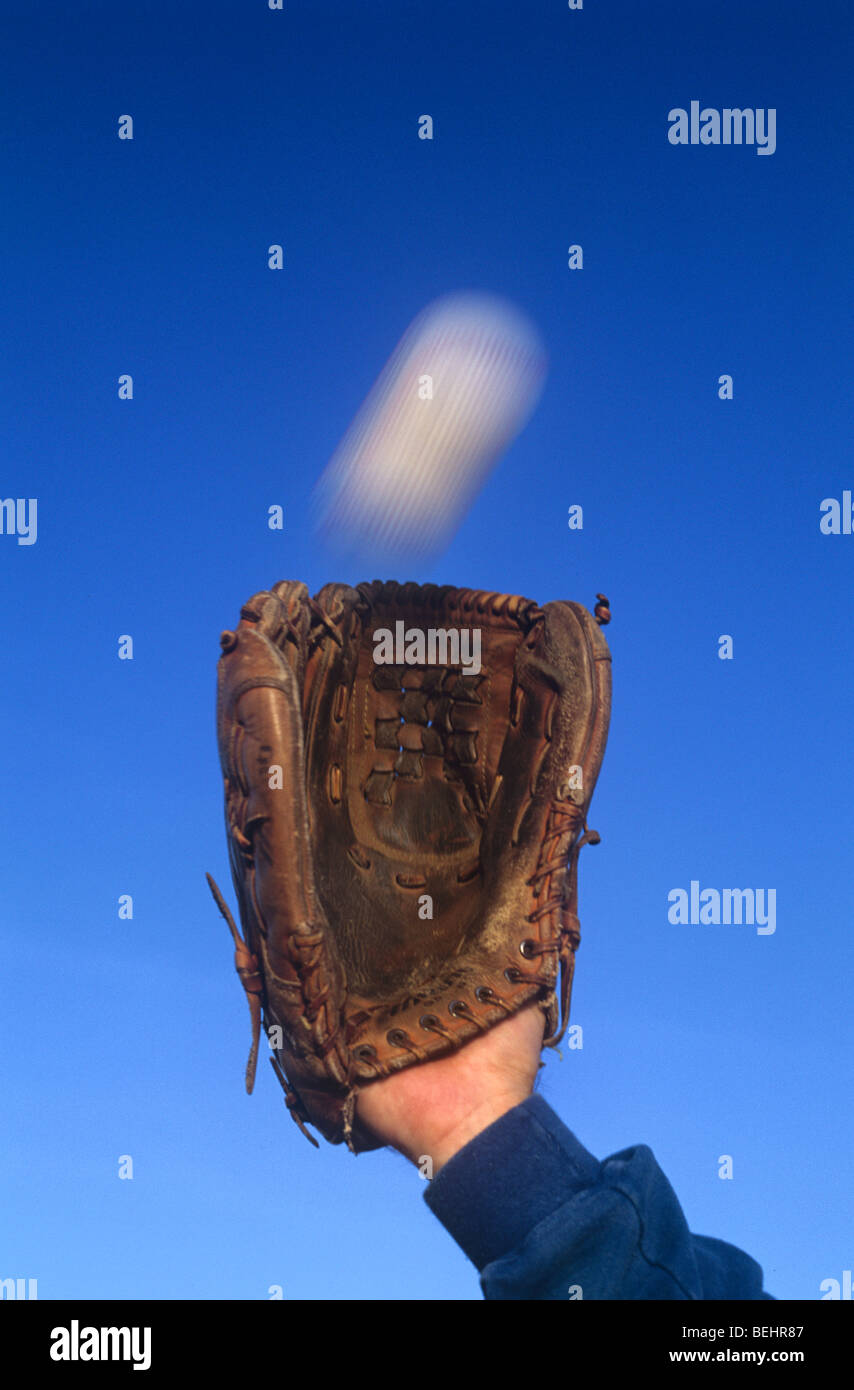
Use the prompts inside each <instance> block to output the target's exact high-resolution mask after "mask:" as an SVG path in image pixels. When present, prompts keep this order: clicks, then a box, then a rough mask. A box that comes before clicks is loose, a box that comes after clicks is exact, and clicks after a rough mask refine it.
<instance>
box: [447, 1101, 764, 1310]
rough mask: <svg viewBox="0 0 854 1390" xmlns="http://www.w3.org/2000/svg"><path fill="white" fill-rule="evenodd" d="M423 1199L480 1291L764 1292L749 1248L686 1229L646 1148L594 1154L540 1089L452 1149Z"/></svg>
mask: <svg viewBox="0 0 854 1390" xmlns="http://www.w3.org/2000/svg"><path fill="white" fill-rule="evenodd" d="M424 1196H425V1200H426V1202H427V1205H428V1206H429V1208H430V1210H431V1211H432V1212H433V1213H434V1215H435V1216H437V1217H438V1219H439V1220H440V1221H441V1222H442V1225H443V1226H444V1227H445V1228H446V1230H447V1231H448V1232H449V1233H450V1234H451V1235H452V1236H453V1238H454V1240H455V1241H456V1242H457V1244H458V1245H459V1246H461V1247H462V1249H463V1250H464V1251H465V1253H466V1255H468V1257H469V1259H470V1260H471V1261H472V1262H473V1263H474V1264H475V1265H476V1266H477V1268H478V1270H479V1271H480V1284H481V1288H482V1289H483V1294H484V1297H485V1298H490V1299H491V1298H512V1299H561V1300H563V1301H566V1300H568V1299H572V1298H583V1299H710V1298H724V1299H763V1298H771V1295H770V1294H767V1293H763V1290H762V1270H761V1269H760V1267H759V1265H758V1264H757V1263H756V1261H755V1260H752V1259H751V1258H750V1256H749V1255H745V1254H744V1252H743V1251H742V1250H738V1249H736V1247H735V1246H734V1245H727V1244H726V1243H725V1242H724V1241H722V1240H714V1239H713V1238H712V1237H711V1236H695V1235H692V1234H691V1232H690V1231H689V1230H688V1226H687V1224H686V1221H685V1217H684V1216H683V1214H682V1208H681V1207H680V1205H679V1202H678V1201H677V1198H676V1194H675V1192H674V1191H673V1189H672V1187H671V1186H670V1183H669V1182H668V1181H667V1179H666V1177H665V1176H664V1174H663V1173H662V1171H661V1169H660V1168H659V1166H658V1164H657V1163H656V1161H655V1158H654V1157H653V1154H652V1151H651V1150H650V1149H648V1148H647V1147H646V1146H645V1145H643V1144H639V1145H637V1146H636V1147H635V1148H631V1149H624V1150H623V1151H622V1152H621V1153H617V1154H614V1155H613V1156H612V1157H611V1158H606V1159H605V1160H604V1161H603V1162H602V1163H600V1162H599V1161H598V1159H595V1158H594V1157H593V1155H592V1154H591V1153H588V1151H587V1149H585V1148H584V1147H583V1145H582V1144H580V1143H579V1141H578V1140H577V1139H576V1137H575V1135H574V1134H572V1133H571V1132H570V1130H568V1129H567V1128H566V1126H565V1125H564V1124H562V1123H561V1121H560V1120H559V1119H558V1117H557V1115H556V1114H555V1113H554V1111H553V1110H552V1109H551V1107H550V1106H549V1105H548V1104H547V1103H546V1101H544V1100H543V1099H542V1097H541V1096H531V1097H530V1098H529V1099H528V1100H526V1101H525V1102H524V1103H523V1104H522V1105H517V1106H516V1108H515V1109H514V1110H510V1111H508V1113H507V1114H506V1115H502V1117H501V1119H499V1120H496V1121H495V1123H494V1124H492V1125H490V1126H489V1128H488V1129H485V1130H484V1131H483V1132H482V1133H481V1134H478V1135H477V1136H476V1138H474V1139H473V1140H472V1141H471V1142H470V1143H469V1144H466V1146H465V1148H463V1149H461V1150H460V1151H459V1153H456V1154H454V1157H453V1158H452V1159H450V1160H449V1162H448V1163H446V1164H445V1166H444V1168H442V1170H441V1172H440V1173H439V1174H438V1175H437V1177H436V1178H435V1179H434V1180H433V1182H432V1183H430V1184H429V1185H428V1187H427V1189H426V1191H425V1194H424Z"/></svg>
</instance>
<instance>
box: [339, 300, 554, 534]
mask: <svg viewBox="0 0 854 1390" xmlns="http://www.w3.org/2000/svg"><path fill="white" fill-rule="evenodd" d="M545 369H546V354H545V349H544V347H543V344H542V342H541V340H540V338H539V336H538V334H537V332H536V329H535V328H534V327H533V325H532V324H531V323H530V322H529V320H528V319H527V318H526V317H525V316H524V315H523V314H522V313H520V312H519V311H518V310H517V309H515V308H514V307H513V305H511V304H509V303H507V302H506V301H505V300H503V299H499V298H496V297H494V296H492V295H486V294H476V293H465V294H454V295H448V296H446V297H444V298H442V299H438V300H436V301H434V303H432V304H430V305H428V306H427V308H426V309H424V310H423V311H422V313H420V314H419V315H418V317H417V318H416V319H415V320H414V321H413V323H412V324H411V325H410V327H409V328H408V330H407V331H406V333H405V334H404V336H403V338H402V339H401V341H400V343H399V344H398V346H397V347H396V349H395V351H394V352H393V353H392V356H391V357H390V358H389V361H388V362H387V363H386V365H385V367H384V368H383V371H382V373H381V374H380V376H379V378H378V380H377V382H376V384H375V385H374V387H373V389H372V390H371V392H370V394H369V395H368V397H367V399H366V401H365V402H364V404H363V405H362V407H361V409H360V410H359V412H358V414H357V415H356V418H355V419H354V421H353V423H352V425H351V426H350V428H349V430H348V431H347V433H346V434H345V436H344V438H343V439H342V441H341V443H340V444H339V446H338V448H337V450H336V451H335V454H334V455H333V457H332V459H331V460H330V462H329V465H328V466H327V468H326V470H325V472H324V473H323V475H322V477H321V478H320V480H319V483H318V485H317V489H316V497H315V503H316V512H317V523H318V527H319V530H320V531H321V534H322V535H323V536H324V538H326V539H328V540H331V541H332V542H333V543H334V544H335V545H336V547H337V548H343V549H346V550H348V551H350V552H355V553H358V554H361V555H363V556H365V557H367V556H372V557H374V558H376V559H383V560H389V561H391V560H395V559H400V560H402V559H411V558H414V557H419V558H422V559H424V558H426V557H427V556H429V555H431V554H435V553H436V552H437V551H438V550H440V549H442V548H443V547H444V546H445V545H446V544H447V542H448V541H449V540H450V539H451V536H452V535H453V532H454V531H455V529H456V528H457V526H458V525H459V523H460V521H461V520H462V518H463V516H464V514H465V512H466V510H467V508H468V507H469V505H470V504H471V502H472V500H473V498H474V497H475V495H476V493H477V492H478V490H479V489H480V487H481V486H482V484H483V482H484V480H485V478H486V476H487V474H488V473H489V471H490V469H491V467H492V466H493V465H494V463H495V462H496V461H497V459H498V458H499V456H500V455H501V454H502V453H503V452H504V451H505V450H506V449H507V447H508V446H509V445H510V443H511V442H512V440H513V439H514V438H515V437H516V435H517V434H518V433H519V431H520V430H521V429H522V428H523V426H524V425H525V423H526V422H527V420H528V418H529V417H530V415H531V412H532V411H533V409H534V406H535V405H536V403H537V400H538V399H539V396H540V392H541V390H542V386H543V381H544V378H545Z"/></svg>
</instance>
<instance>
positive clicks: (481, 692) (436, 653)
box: [208, 581, 611, 1152]
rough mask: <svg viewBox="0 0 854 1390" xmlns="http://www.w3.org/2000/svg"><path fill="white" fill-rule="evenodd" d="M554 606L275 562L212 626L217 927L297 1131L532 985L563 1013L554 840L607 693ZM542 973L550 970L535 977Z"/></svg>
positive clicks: (604, 658) (357, 1138)
mask: <svg viewBox="0 0 854 1390" xmlns="http://www.w3.org/2000/svg"><path fill="white" fill-rule="evenodd" d="M599 598H600V603H599V605H598V606H597V608H596V621H595V622H594V620H593V618H592V617H591V615H590V614H589V613H588V612H587V610H586V609H585V608H583V607H582V606H581V605H580V604H577V603H565V602H556V603H548V604H546V605H545V607H544V608H540V607H538V606H537V604H536V603H533V602H532V601H531V600H529V599H524V598H515V597H510V596H508V595H505V594H492V593H483V592H478V591H476V590H472V589H454V588H451V587H438V586H436V585H433V584H427V585H424V586H418V585H416V584H397V583H394V582H389V583H381V582H379V581H376V582H374V583H366V584H360V585H358V587H357V588H355V589H351V588H349V587H347V586H346V585H344V584H327V585H326V586H325V588H323V589H321V591H320V593H319V594H318V595H317V596H316V598H314V599H312V598H310V597H309V594H308V591H307V589H306V587H305V585H304V584H300V583H296V582H282V583H279V584H276V585H274V586H273V589H272V590H271V591H270V592H269V593H260V594H256V595H255V596H254V598H252V599H250V600H249V602H248V603H247V604H246V605H245V606H244V608H243V610H242V612H241V620H240V623H239V625H238V627H237V630H236V631H235V632H225V633H223V635H222V638H221V642H222V649H223V655H222V657H221V659H220V662H219V689H218V701H217V727H218V737H219V751H220V760H221V763H222V769H223V775H224V778H225V814H226V826H227V829H228V836H229V849H230V857H231V869H232V877H233V880H234V887H235V890H236V893H237V897H238V902H239V906H240V917H241V921H242V924H243V930H244V933H245V942H244V941H243V940H242V939H241V937H240V935H239V933H238V930H237V928H236V926H235V925H234V922H233V919H232V918H231V914H230V913H229V911H228V908H227V907H226V905H225V903H224V901H223V899H222V896H221V894H220V892H219V890H218V888H217V887H216V885H215V884H214V883H213V880H212V879H211V878H210V876H208V881H209V883H210V884H211V888H212V891H213V892H214V896H215V898H216V900H217V903H218V904H219V907H220V910H221V911H222V913H223V915H224V916H225V917H226V920H227V921H228V923H229V926H230V928H231V931H232V935H233V937H234V941H235V947H236V965H237V969H238V973H239V974H240V977H241V980H242V981H243V985H244V988H245V990H246V992H247V996H248V998H249V1004H250V1011H251V1016H252V1029H253V1042H252V1052H251V1054H250V1058H249V1064H248V1067H247V1073H246V1085H247V1090H249V1091H251V1090H252V1085H253V1082H254V1075H255V1064H256V1059H257V1048H258V1038H259V1032H260V1027H261V1020H262V1011H263V1025H264V1028H265V1031H266V1033H267V1038H268V1041H269V1043H270V1047H271V1050H272V1053H273V1057H272V1058H271V1060H272V1061H273V1065H274V1067H275V1069H276V1072H277V1075H278V1076H279V1079H280V1081H281V1082H282V1085H283V1087H284V1090H285V1097H286V1101H287V1104H288V1106H289V1108H290V1110H291V1113H292V1114H293V1116H294V1118H295V1119H296V1121H297V1123H298V1124H299V1125H300V1128H301V1129H303V1132H304V1133H305V1134H306V1135H307V1136H308V1137H309V1138H312V1142H315V1143H316V1140H314V1139H313V1137H312V1136H311V1135H310V1134H309V1133H308V1131H307V1130H306V1129H305V1124H306V1123H307V1122H308V1123H311V1124H313V1125H315V1126H316V1127H317V1128H318V1129H319V1130H320V1131H321V1133H322V1134H323V1135H324V1136H325V1137H326V1138H327V1139H329V1140H330V1141H331V1142H332V1143H340V1142H341V1141H342V1140H343V1141H346V1142H347V1144H348V1145H349V1147H350V1148H351V1149H353V1150H354V1151H356V1152H358V1151H360V1150H363V1149H371V1148H376V1147H378V1145H379V1141H378V1140H376V1139H375V1138H374V1137H373V1136H372V1135H370V1134H369V1133H367V1132H366V1131H365V1130H363V1129H362V1128H360V1126H359V1123H358V1119H357V1117H356V1114H355V1102H356V1096H357V1095H358V1092H359V1090H360V1089H361V1088H364V1087H365V1086H368V1085H370V1083H371V1082H372V1081H376V1080H378V1079H379V1078H381V1077H384V1076H389V1075H391V1074H392V1073H393V1072H396V1071H399V1070H400V1069H402V1068H403V1067H408V1066H412V1065H414V1064H416V1063H420V1062H429V1061H431V1060H433V1059H434V1058H438V1057H442V1056H444V1055H446V1054H448V1053H450V1052H453V1051H454V1050H455V1049H457V1048H459V1047H462V1046H463V1045H464V1044H465V1043H466V1042H468V1041H469V1040H471V1039H472V1038H475V1037H477V1036H478V1035H479V1034H480V1033H482V1032H484V1031H485V1030H486V1029H488V1028H491V1027H493V1026H494V1025H495V1024H497V1023H500V1022H501V1020H502V1019H504V1018H506V1017H507V1016H508V1015H509V1014H512V1013H515V1012H516V1011H517V1010H519V1009H523V1008H526V1007H529V1006H532V1005H538V1006H539V1007H541V1008H542V1009H543V1011H544V1012H545V1015H546V1020H547V1022H546V1032H547V1035H548V1036H547V1038H546V1040H545V1045H547V1046H548V1045H554V1044H556V1043H557V1042H558V1041H559V1040H560V1038H561V1037H562V1035H563V1032H564V1029H565V1028H566V1024H567V1021H568V1013H569V998H570V989H571V985H572V974H573V967H574V964H575V951H576V948H577V947H578V944H579V940H580V930H579V922H578V917H577V914H576V869H577V855H578V851H579V849H580V848H581V846H582V845H583V844H585V843H588V842H592V843H595V842H596V841H598V838H599V837H598V835H597V834H596V832H595V831H588V830H587V829H586V816H587V810H588V806H589V804H590V798H591V796H592V794H593V789H594V786H595V784H596V778H597V776H598V774H599V768H600V765H601V762H602V756H603V753H604V749H605V740H606V737H607V732H608V720H609V714H610V703H611V683H610V654H609V651H608V646H607V643H606V642H605V639H604V636H603V634H602V633H601V631H600V628H599V626H598V625H597V624H601V623H604V622H607V621H608V619H609V617H610V614H609V612H608V604H607V599H604V598H603V596H602V595H599ZM558 974H560V986H559V992H558V989H557V986H558Z"/></svg>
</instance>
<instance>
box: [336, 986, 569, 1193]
mask: <svg viewBox="0 0 854 1390" xmlns="http://www.w3.org/2000/svg"><path fill="white" fill-rule="evenodd" d="M544 1028H545V1017H544V1015H543V1013H542V1010H541V1009H539V1008H538V1007H536V1006H529V1007H528V1008H526V1009H522V1010H521V1012H520V1013H517V1014H513V1015H512V1016H511V1017H510V1018H506V1019H504V1020H503V1021H502V1022H501V1023H499V1024H497V1025H496V1026H495V1027H494V1028H490V1030H489V1031H488V1032H487V1033H484V1034H482V1035H481V1036H480V1037H478V1038H475V1039H474V1041H473V1042H470V1043H467V1044H466V1046H465V1047H463V1048H461V1049H460V1050H459V1051H458V1052H454V1053H452V1054H451V1056H449V1057H441V1058H440V1059H439V1060H438V1061H436V1062H424V1063H421V1064H420V1065H418V1066H414V1067H407V1068H406V1070H405V1071H401V1072H398V1073H397V1074H396V1075H395V1076H389V1077H386V1078H384V1079H383V1080H382V1081H376V1082H374V1083H373V1084H372V1085H370V1086H366V1087H365V1088H364V1090H362V1091H360V1092H359V1096H358V1100H357V1103H356V1115H357V1118H358V1121H359V1123H360V1124H361V1125H363V1126H364V1127H365V1128H366V1129H369V1130H370V1131H371V1132H372V1133H373V1134H374V1135H375V1136H376V1137H377V1138H378V1139H380V1140H382V1141H383V1143H385V1144H390V1145H391V1146H392V1148H395V1149H397V1150H398V1152H399V1153H402V1154H404V1155H405V1157H406V1158H408V1159H410V1161H411V1162H412V1163H416V1164H417V1163H418V1161H419V1159H423V1158H425V1157H429V1158H430V1159H431V1162H432V1174H431V1175H432V1176H433V1177H435V1176H436V1175H437V1174H438V1172H439V1170H440V1169H441V1168H442V1167H443V1166H444V1164H446V1163H447V1162H448V1159H449V1158H452V1157H453V1155H454V1154H455V1153H457V1151H458V1150H459V1149H461V1148H462V1147H463V1146H464V1145H465V1144H467V1143H468V1142H469V1140H470V1139H473V1138H474V1137H475V1135H476V1134H480V1132H481V1130H484V1129H486V1128H487V1126H488V1125H491V1124H492V1123H493V1122H494V1121H495V1120H497V1119H499V1118H500V1117H501V1116H502V1115H504V1114H506V1113H507V1111H508V1110H512V1109H513V1107H514V1106H516V1105H521V1103H522V1101H523V1100H527V1098H528V1096H529V1095H530V1094H531V1092H532V1091H533V1089H534V1080H535V1078H536V1075H537V1071H538V1069H539V1065H540V1052H541V1050H542V1046H543V1031H544Z"/></svg>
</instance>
